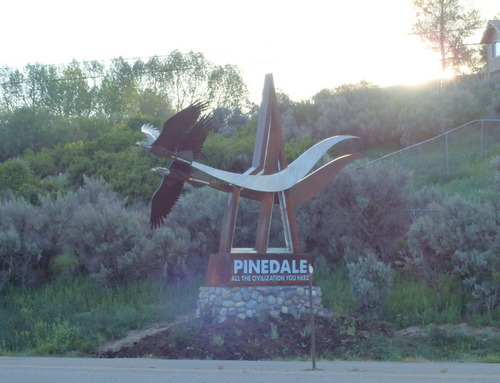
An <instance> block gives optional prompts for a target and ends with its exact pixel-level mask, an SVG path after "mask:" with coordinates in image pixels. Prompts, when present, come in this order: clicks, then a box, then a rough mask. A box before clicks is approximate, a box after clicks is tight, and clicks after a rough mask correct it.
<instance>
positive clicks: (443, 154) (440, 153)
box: [357, 119, 500, 181]
mask: <svg viewBox="0 0 500 383" xmlns="http://www.w3.org/2000/svg"><path fill="white" fill-rule="evenodd" d="M498 144H500V119H499V120H486V119H482V120H474V121H471V122H468V123H467V124H464V125H461V126H459V127H457V128H454V129H451V130H449V131H447V132H445V133H442V134H439V135H437V136H435V137H433V138H431V139H429V140H426V141H422V142H420V143H418V144H415V145H412V146H409V147H407V148H404V149H401V150H398V151H396V152H393V153H390V154H387V155H385V156H383V157H380V158H378V159H375V160H372V161H368V162H366V163H365V164H363V165H361V166H358V167H357V169H359V168H361V167H366V166H373V165H378V164H383V165H384V166H388V165H399V166H403V167H405V168H408V169H410V170H412V171H413V174H414V179H415V180H416V181H418V179H419V178H423V179H426V180H431V181H432V180H433V179H436V180H440V179H443V178H444V177H446V178H448V179H449V178H452V177H454V176H455V175H457V174H458V173H459V172H460V170H461V169H462V168H463V166H464V165H466V164H467V163H468V162H470V161H471V160H473V159H474V158H475V157H477V156H479V155H481V154H483V153H486V152H488V151H490V150H492V148H493V147H494V146H496V145H498Z"/></svg>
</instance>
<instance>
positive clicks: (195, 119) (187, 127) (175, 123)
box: [139, 102, 215, 229]
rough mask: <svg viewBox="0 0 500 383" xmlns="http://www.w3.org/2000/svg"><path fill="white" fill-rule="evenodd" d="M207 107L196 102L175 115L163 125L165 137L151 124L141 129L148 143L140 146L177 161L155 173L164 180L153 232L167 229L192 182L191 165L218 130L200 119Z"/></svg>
mask: <svg viewBox="0 0 500 383" xmlns="http://www.w3.org/2000/svg"><path fill="white" fill-rule="evenodd" d="M207 106H208V104H207V103H202V102H196V103H194V104H192V105H190V106H188V107H187V108H185V109H183V110H181V111H180V112H178V113H177V114H174V115H173V116H172V117H170V118H169V119H168V120H167V121H166V122H165V123H164V124H163V130H162V132H161V133H160V132H159V131H158V130H157V129H156V128H154V127H153V126H152V125H149V124H144V125H143V126H142V128H141V132H142V133H143V134H144V135H145V137H146V141H145V142H140V143H139V145H141V146H142V147H144V148H145V149H146V150H148V151H150V152H152V153H154V154H156V155H157V156H159V157H164V158H170V159H173V161H172V163H171V164H170V166H169V167H168V169H166V168H157V169H153V170H156V171H157V172H158V173H159V174H161V175H162V176H163V181H162V183H161V184H160V186H159V188H158V189H157V190H156V192H155V193H154V194H153V197H152V200H151V215H150V220H149V223H150V225H151V228H153V229H156V228H158V227H159V226H161V225H163V223H164V220H165V218H166V217H167V215H168V214H169V213H170V211H171V210H172V208H173V207H174V205H175V203H176V202H177V200H178V199H179V196H180V194H181V192H182V188H183V186H184V183H185V182H186V181H188V180H189V179H190V173H191V169H192V168H191V166H190V163H191V162H192V161H194V160H195V159H197V158H198V156H199V155H200V153H201V150H202V148H203V144H204V142H205V140H206V138H207V136H208V133H209V132H210V130H212V129H213V128H214V126H215V125H214V122H213V119H212V118H211V117H210V116H207V115H205V116H203V117H201V118H200V115H201V113H202V112H203V111H204V110H206V108H207ZM160 169H161V170H160Z"/></svg>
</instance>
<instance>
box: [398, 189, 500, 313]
mask: <svg viewBox="0 0 500 383" xmlns="http://www.w3.org/2000/svg"><path fill="white" fill-rule="evenodd" d="M429 209H432V210H436V211H437V212H436V213H433V214H432V215H429V214H427V215H426V216H423V217H420V218H418V219H417V220H415V222H413V224H412V225H411V226H410V229H409V231H408V243H409V251H410V258H409V259H408V262H407V267H408V268H410V269H412V270H413V271H414V272H415V273H416V275H417V276H418V277H419V278H422V279H423V280H425V281H427V283H428V284H429V285H431V286H434V287H437V286H436V283H435V282H436V281H437V280H438V276H439V275H441V274H450V275H456V276H457V277H459V278H460V280H461V283H462V286H463V287H464V289H465V291H467V292H468V293H470V294H472V296H473V299H474V301H475V303H474V304H473V305H471V306H470V307H471V308H476V309H485V308H488V309H492V308H494V307H496V306H498V291H499V290H498V288H499V287H498V280H497V279H496V278H497V275H498V273H499V271H500V266H499V262H498V254H499V253H500V234H499V233H498V221H497V217H496V212H495V209H494V208H493V206H492V205H491V204H490V203H488V202H478V201H468V200H466V199H464V198H462V197H459V196H452V197H447V198H444V199H443V201H442V202H441V203H431V204H430V205H429Z"/></svg>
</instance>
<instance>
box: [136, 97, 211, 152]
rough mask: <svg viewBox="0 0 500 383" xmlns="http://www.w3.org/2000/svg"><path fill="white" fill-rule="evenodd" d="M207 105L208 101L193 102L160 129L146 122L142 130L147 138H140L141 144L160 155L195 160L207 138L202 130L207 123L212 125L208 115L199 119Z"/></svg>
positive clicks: (139, 143) (205, 127)
mask: <svg viewBox="0 0 500 383" xmlns="http://www.w3.org/2000/svg"><path fill="white" fill-rule="evenodd" d="M207 107H208V103H206V102H199V101H198V102H195V103H193V104H191V105H190V106H188V107H187V108H185V109H183V110H181V111H180V112H178V113H176V114H174V115H173V116H172V117H170V118H169V119H168V120H167V121H165V123H164V124H163V130H162V131H161V133H160V132H159V131H158V129H156V128H155V127H154V126H153V125H150V124H144V125H143V126H142V127H141V132H142V133H143V134H144V136H145V137H146V141H144V142H138V145H140V146H142V147H143V148H144V149H146V150H148V151H150V152H152V153H153V154H156V155H157V156H159V157H165V158H170V159H177V160H181V161H182V160H185V161H189V162H190V161H193V160H194V159H196V158H197V157H198V155H199V153H200V151H201V148H202V147H203V143H204V141H205V139H206V134H203V131H204V130H206V129H207V125H210V127H211V126H212V121H211V119H210V118H209V117H207V116H205V117H202V118H201V119H200V120H198V119H199V118H200V116H201V113H202V112H203V111H205V110H206V109H207ZM207 134H208V131H207Z"/></svg>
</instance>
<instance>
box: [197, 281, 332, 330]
mask: <svg viewBox="0 0 500 383" xmlns="http://www.w3.org/2000/svg"><path fill="white" fill-rule="evenodd" d="M312 298H313V299H312V300H313V312H314V314H316V315H319V316H327V315H328V313H327V312H326V310H325V309H324V308H323V306H322V304H321V288H320V287H319V286H313V287H312ZM309 302H310V300H309V286H252V287H250V286H249V287H222V286H206V287H200V294H199V297H198V304H197V310H196V315H197V316H198V317H202V316H209V317H212V318H213V319H214V321H216V322H218V323H221V322H224V321H225V320H226V319H227V318H229V317H237V318H240V319H246V318H254V317H258V316H262V315H267V314H270V315H272V316H278V315H280V314H282V313H283V314H291V315H299V314H302V313H310V308H309V307H310V303H309Z"/></svg>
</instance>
